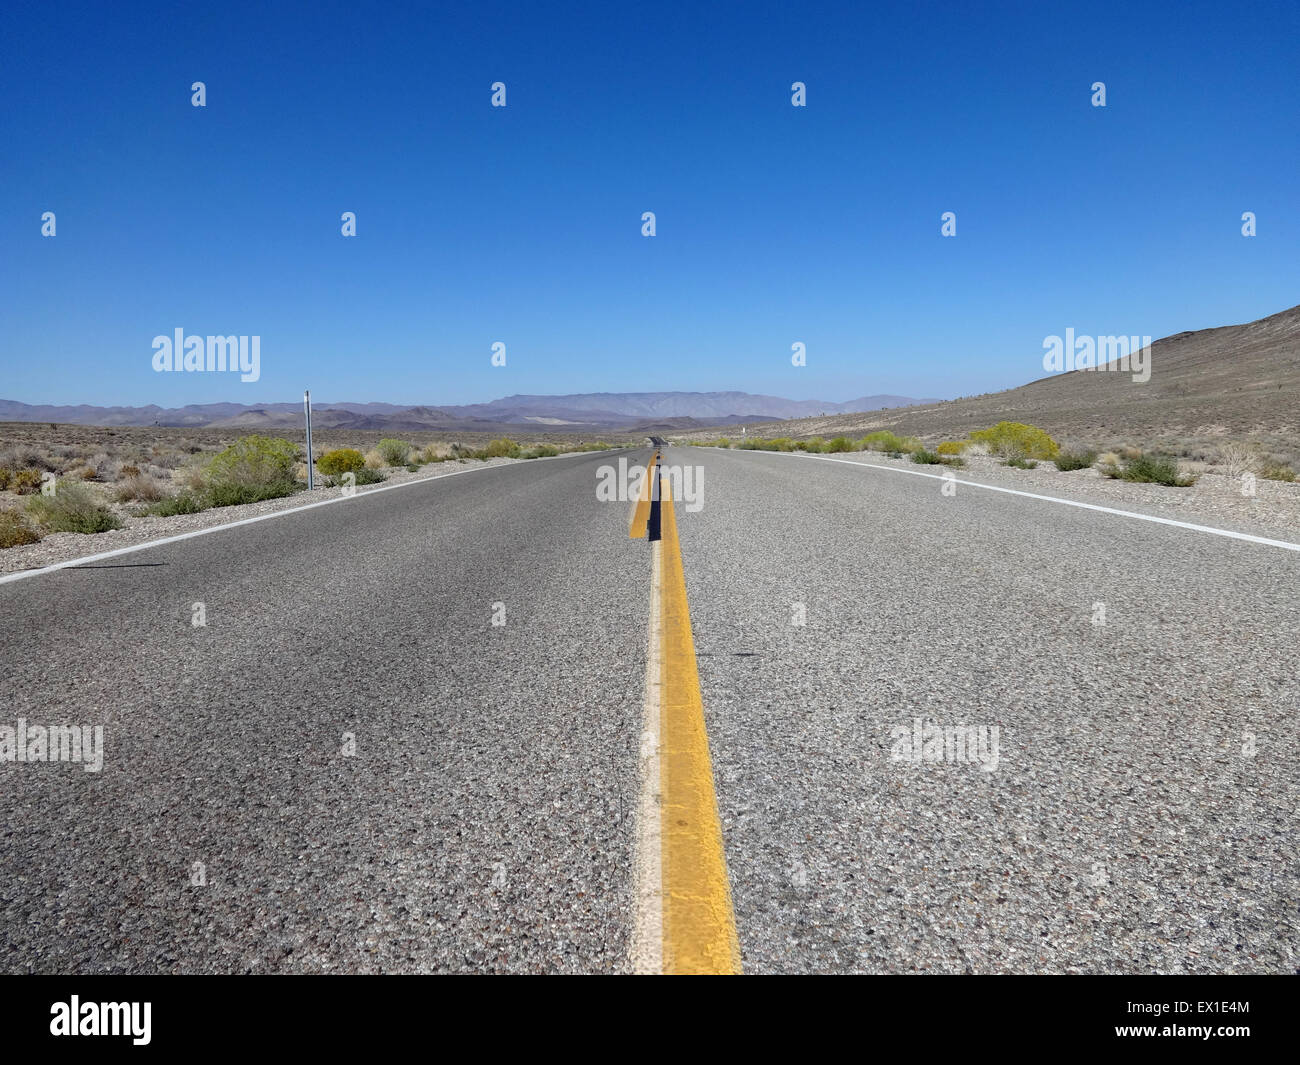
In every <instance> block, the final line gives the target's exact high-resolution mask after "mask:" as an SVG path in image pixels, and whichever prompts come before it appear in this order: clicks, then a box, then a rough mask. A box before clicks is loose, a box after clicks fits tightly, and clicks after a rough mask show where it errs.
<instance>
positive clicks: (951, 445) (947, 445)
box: [934, 440, 970, 455]
mask: <svg viewBox="0 0 1300 1065" xmlns="http://www.w3.org/2000/svg"><path fill="white" fill-rule="evenodd" d="M968 447H970V441H969V440H945V441H944V442H943V443H942V444H940V445H939V446H938V447H937V448H935V449H934V450H935V451H937V452H938V453H939V454H940V455H960V454H961V453H962V452H963V451H965V450H966V449H967V448H968Z"/></svg>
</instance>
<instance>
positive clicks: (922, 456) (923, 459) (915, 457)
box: [912, 447, 943, 466]
mask: <svg viewBox="0 0 1300 1065" xmlns="http://www.w3.org/2000/svg"><path fill="white" fill-rule="evenodd" d="M912 461H913V462H915V463H917V464H918V465H921V466H938V465H939V464H940V463H941V462H943V456H942V455H939V454H937V453H936V452H934V451H926V450H925V448H923V447H918V448H917V449H916V450H915V451H913V452H912Z"/></svg>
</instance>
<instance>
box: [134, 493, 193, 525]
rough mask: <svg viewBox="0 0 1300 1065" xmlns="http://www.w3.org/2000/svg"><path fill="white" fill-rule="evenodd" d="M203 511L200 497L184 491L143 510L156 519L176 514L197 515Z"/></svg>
mask: <svg viewBox="0 0 1300 1065" xmlns="http://www.w3.org/2000/svg"><path fill="white" fill-rule="evenodd" d="M203 509H204V503H203V499H202V497H200V496H198V495H196V494H195V493H194V492H191V491H189V490H188V489H185V490H183V491H180V492H177V493H176V494H175V495H174V496H168V497H167V498H166V499H163V500H160V501H159V502H157V503H155V504H154V505H153V506H151V507H148V508H147V509H146V510H145V513H146V514H152V515H154V516H155V517H158V518H171V517H175V516H176V515H177V514H197V513H198V512H199V511H200V510H203Z"/></svg>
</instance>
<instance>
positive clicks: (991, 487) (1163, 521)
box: [717, 448, 1300, 551]
mask: <svg viewBox="0 0 1300 1065" xmlns="http://www.w3.org/2000/svg"><path fill="white" fill-rule="evenodd" d="M717 450H719V451H722V450H732V449H730V448H726V449H724V448H718V449H717ZM736 450H741V451H744V450H749V449H746V448H739V449H736ZM755 453H756V454H763V455H780V456H782V457H784V458H792V459H793V458H800V457H803V458H809V459H820V460H821V461H822V462H836V463H839V464H840V465H841V466H864V467H866V468H867V469H870V470H886V471H888V472H889V473H906V474H910V475H911V476H913V477H929V478H930V479H931V480H935V481H946V480H952V481H955V482H956V483H957V484H964V485H966V486H968V487H970V488H984V489H987V490H988V491H990V492H1005V493H1006V494H1007V495H1010V496H1024V497H1025V498H1026V499H1041V500H1044V501H1045V502H1048V503H1061V504H1063V505H1064V506H1067V507H1079V508H1080V509H1082V510H1096V511H1100V512H1101V513H1102V514H1118V515H1119V516H1120V517H1122V518H1137V519H1138V520H1139V521H1153V522H1156V523H1157V524H1159V525H1173V526H1174V527H1176V528H1179V529H1192V530H1194V531H1195V532H1203V533H1212V534H1214V535H1215V536H1226V537H1229V538H1230V539H1233V540H1245V541H1247V542H1248V543H1252V544H1266V545H1267V546H1269V547H1281V548H1285V549H1286V550H1287V551H1300V544H1293V543H1291V542H1289V541H1287V540H1270V539H1269V538H1268V537H1266V536H1252V535H1251V534H1250V533H1241V532H1233V531H1232V530H1231V529H1216V528H1214V527H1213V526H1210V525H1194V524H1193V523H1192V522H1190V521H1176V520H1174V519H1173V518H1158V517H1156V516H1155V515H1154V514H1139V513H1137V512H1136V511H1132V510H1117V509H1116V508H1115V507H1103V506H1100V505H1099V504H1097V503H1081V502H1080V501H1079V500H1077V499H1061V498H1060V497H1059V496H1045V495H1039V494H1038V493H1037V492H1022V491H1020V489H1018V488H1001V487H999V486H998V485H995V484H981V483H980V482H979V481H966V480H962V478H960V477H958V476H957V475H956V474H953V475H952V477H951V478H948V477H945V476H944V475H942V474H938V473H923V472H922V471H921V470H901V469H899V468H898V467H897V466H881V465H880V464H879V463H875V462H854V461H853V460H852V459H835V458H831V457H830V456H828V455H810V454H808V453H807V452H803V453H801V455H796V454H794V453H793V452H788V451H762V452H759V451H755Z"/></svg>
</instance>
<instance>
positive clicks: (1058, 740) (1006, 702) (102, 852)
mask: <svg viewBox="0 0 1300 1065" xmlns="http://www.w3.org/2000/svg"><path fill="white" fill-rule="evenodd" d="M650 453H651V452H650V449H642V450H641V451H638V452H634V453H632V457H633V458H634V459H639V460H641V461H644V460H645V459H646V458H647V457H648V456H649V455H650ZM617 457H618V456H615V455H609V454H592V455H583V456H579V457H576V458H565V459H556V460H541V461H537V462H531V463H527V464H521V465H512V466H503V467H499V468H496V469H491V470H485V471H482V472H475V473H472V474H465V475H458V476H454V477H448V478H441V479H438V480H434V481H431V482H429V483H428V484H423V485H414V486H410V487H403V488H401V489H400V490H393V491H390V492H386V493H377V494H374V495H371V496H359V497H357V498H356V499H353V500H349V501H347V502H343V503H340V504H337V505H333V506H327V507H320V508H315V509H313V510H310V511H306V512H303V513H301V514H289V515H286V516H281V517H276V518H274V519H272V520H268V521H264V522H261V523H258V524H254V525H249V526H243V527H239V528H232V529H226V530H222V531H218V532H214V533H212V534H210V535H205V536H200V537H197V538H194V539H190V540H185V541H180V542H177V543H172V544H166V545H162V546H159V547H153V548H148V549H146V550H142V551H138V552H135V553H132V554H127V555H123V556H119V557H116V558H113V559H109V560H106V561H104V562H100V563H95V564H92V565H91V566H88V567H85V568H70V569H65V570H61V571H58V572H53V573H46V574H41V575H37V576H33V577H31V578H29V579H24V580H19V581H15V582H12V583H7V584H0V641H2V645H3V648H4V655H3V657H2V658H0V698H3V703H4V706H5V707H6V710H5V712H4V714H3V716H0V725H4V724H8V725H10V726H13V725H15V723H16V721H17V719H18V718H26V719H27V720H28V721H29V722H30V723H32V724H43V725H55V724H103V725H105V726H106V736H105V748H106V752H105V762H104V768H103V770H102V772H100V773H86V772H84V770H83V769H82V768H81V767H80V766H76V765H71V764H64V763H54V764H42V763H35V764H18V763H14V762H3V763H0V778H2V779H3V785H4V786H3V789H0V819H2V822H3V826H4V828H3V833H2V835H0V958H2V959H3V961H0V968H3V969H4V970H5V971H10V972H27V971H37V972H66V971H71V972H155V971H164V972H173V971H175V972H302V971H308V972H319V971H327V972H328V971H335V972H353V971H362V972H374V971H407V972H416V971H467V970H473V971H502V972H504V971H512V972H557V971H558V972H625V971H628V970H629V969H630V968H631V962H630V960H629V954H630V950H631V944H632V940H633V936H634V930H633V923H634V920H635V916H634V915H635V912H636V910H637V905H636V898H637V890H638V885H637V882H636V881H637V877H638V871H637V870H638V863H637V860H636V851H637V846H638V843H637V841H638V828H637V821H638V802H639V797H640V794H641V781H640V780H639V773H640V770H639V766H640V765H641V764H642V761H643V759H641V757H640V755H641V753H642V752H641V751H640V750H639V748H640V745H641V743H642V736H641V732H642V728H643V723H644V722H643V717H644V714H645V706H646V696H647V688H648V684H647V668H646V666H647V631H648V629H649V626H650V625H651V612H650V608H651V587H652V583H651V553H650V552H651V548H650V546H649V545H648V544H647V542H646V541H644V540H635V539H631V538H629V536H628V516H629V503H627V502H624V501H620V502H616V503H607V502H601V501H599V500H598V498H597V495H596V484H597V470H598V469H599V467H600V466H602V465H606V464H610V463H613V462H616V461H617ZM662 462H663V464H664V466H666V467H671V466H674V465H676V466H681V465H684V464H691V465H697V466H702V467H703V469H704V474H703V484H704V495H703V507H702V509H700V510H699V511H698V512H692V511H688V510H687V509H686V507H685V505H684V502H683V501H681V500H678V501H676V502H675V503H674V504H673V506H674V507H675V511H674V513H675V516H676V527H677V534H678V535H679V537H680V547H681V550H680V555H681V563H682V567H683V569H684V574H685V586H686V592H687V596H688V598H689V611H690V619H691V622H692V627H693V631H694V651H695V655H696V662H697V666H698V674H699V688H700V692H701V693H702V697H703V710H704V719H705V721H706V724H707V733H708V744H709V748H710V753H711V756H712V769H713V778H714V786H715V791H716V804H717V810H718V815H719V819H720V822H721V826H722V834H721V836H722V843H723V848H724V850H725V859H726V869H727V872H728V876H729V881H730V893H731V900H732V903H733V905H734V918H735V929H736V934H737V936H738V939H739V945H740V955H741V962H742V964H743V968H744V971H746V972H749V973H763V972H859V971H868V972H913V971H939V972H1000V971H1016V972H1024V971H1030V972H1039V971H1042V972H1066V971H1081V972H1112V971H1118V972H1151V971H1161V972H1248V971H1250V972H1294V971H1295V970H1296V968H1297V966H1298V965H1300V959H1298V957H1297V954H1298V951H1300V947H1298V942H1297V939H1298V937H1297V924H1298V920H1297V902H1296V900H1297V899H1300V871H1298V869H1297V828H1296V821H1295V811H1296V809H1297V808H1298V807H1300V744H1298V743H1297V739H1296V730H1297V723H1298V711H1300V696H1298V694H1297V692H1298V688H1297V684H1298V682H1297V675H1296V641H1297V635H1296V634H1297V632H1300V606H1298V597H1297V595H1296V588H1297V577H1298V576H1300V552H1295V551H1288V550H1284V549H1280V548H1276V547H1271V546H1268V545H1262V544H1255V543H1248V542H1242V541H1235V540H1229V539H1224V538H1221V537H1216V536H1212V535H1208V534H1204V533H1198V532H1195V531H1191V530H1185V529H1178V528H1172V527H1169V526H1162V525H1157V524H1153V523H1150V522H1145V521H1139V520H1136V519H1130V518H1124V517H1120V516H1116V515H1108V514H1101V513H1096V512H1089V511H1084V510H1078V509H1076V508H1071V507H1066V506H1062V505H1059V504H1054V503H1050V502H1045V501H1037V500H1031V499H1025V498H1020V497H1015V496H1008V495H1001V494H998V493H993V492H987V491H982V490H980V489H977V488H973V487H969V486H962V485H961V484H958V485H957V486H956V491H955V494H945V493H944V492H943V491H942V488H943V483H942V482H940V481H937V480H932V479H928V478H922V477H915V476H907V475H904V474H901V473H898V472H894V471H881V470H873V469H869V468H863V467H860V466H855V465H851V464H845V463H838V462H834V461H828V460H824V459H819V458H813V457H808V456H787V455H773V454H764V453H754V452H724V451H716V450H713V449H704V448H665V449H663V458H662ZM664 505H667V504H664ZM655 524H656V523H655V522H652V523H651V525H652V527H654V526H655ZM92 551H93V547H91V548H88V550H87V554H90V553H91V552H92ZM196 603H202V604H203V613H204V615H205V620H206V625H204V626H202V627H196V626H194V625H193V624H192V619H193V617H194V614H195V606H194V604H196ZM503 612H504V613H503ZM494 617H495V618H496V619H497V620H498V621H500V620H504V624H497V625H494V624H493V619H494ZM927 725H939V726H956V725H963V726H970V727H971V728H973V729H975V730H976V731H978V732H979V733H980V735H981V736H982V737H983V738H984V740H985V741H986V742H985V746H984V747H983V748H980V750H981V751H982V753H983V754H984V755H985V756H986V757H985V762H984V763H983V764H981V763H980V762H978V761H974V760H958V756H959V755H960V754H961V750H960V749H959V748H957V747H950V748H949V749H948V750H945V748H944V746H943V743H942V741H941V742H940V743H939V744H938V747H937V749H936V748H935V747H933V746H930V745H926V746H925V747H924V752H925V753H924V756H922V752H921V751H919V750H918V751H917V754H918V756H919V757H918V759H917V760H916V761H913V760H910V756H909V753H908V752H909V751H910V750H911V748H910V747H909V744H910V743H911V740H912V738H913V737H914V736H917V735H928V733H923V732H922V730H923V729H925V727H926V726H927ZM994 728H996V729H997V732H996V733H994V732H993V731H992V730H993V729H994ZM914 730H915V731H914ZM345 734H350V735H351V739H349V736H348V735H345ZM995 739H996V744H997V746H996V755H997V758H996V763H994V762H993V761H992V760H991V759H990V758H989V757H987V756H988V755H990V754H991V753H992V751H993V748H992V747H991V746H990V745H991V744H992V742H993V741H994V740H995ZM353 743H354V744H355V753H352V754H347V753H344V752H345V751H348V750H351V745H352V744H353ZM950 755H951V757H950ZM930 756H933V757H932V758H931V757H930ZM927 759H929V760H927ZM196 863H200V864H197V865H196ZM196 880H197V881H200V883H195V881H196Z"/></svg>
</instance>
